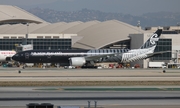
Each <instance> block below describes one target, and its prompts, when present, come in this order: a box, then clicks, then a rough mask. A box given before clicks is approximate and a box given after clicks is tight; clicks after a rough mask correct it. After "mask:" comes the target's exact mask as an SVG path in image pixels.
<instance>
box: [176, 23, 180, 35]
mask: <svg viewBox="0 0 180 108" xmlns="http://www.w3.org/2000/svg"><path fill="white" fill-rule="evenodd" d="M177 26H178V33H180V28H179V26H180V22H177Z"/></svg>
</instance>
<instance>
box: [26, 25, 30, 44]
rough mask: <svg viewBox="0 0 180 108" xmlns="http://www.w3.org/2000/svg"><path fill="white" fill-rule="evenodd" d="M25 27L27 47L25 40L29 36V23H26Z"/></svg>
mask: <svg viewBox="0 0 180 108" xmlns="http://www.w3.org/2000/svg"><path fill="white" fill-rule="evenodd" d="M26 26H27V34H26V39H25V44H26V45H27V39H28V34H29V23H27V24H26Z"/></svg>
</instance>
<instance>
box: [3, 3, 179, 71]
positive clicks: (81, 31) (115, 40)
mask: <svg viewBox="0 0 180 108" xmlns="http://www.w3.org/2000/svg"><path fill="white" fill-rule="evenodd" d="M0 9H1V11H0V50H15V49H16V46H17V45H19V44H26V42H27V43H28V44H30V43H33V46H34V49H37V50H38V49H59V50H61V49H67V50H68V49H109V48H110V49H117V48H120V49H123V48H125V49H126V48H128V49H136V48H139V47H141V45H142V44H143V43H144V42H145V41H146V40H147V39H148V38H149V37H150V36H151V34H152V33H153V32H155V31H156V30H157V29H158V28H161V29H163V33H162V35H161V39H160V41H159V42H158V46H157V48H156V51H167V50H168V51H169V50H171V51H172V52H169V53H165V54H163V55H159V56H155V57H152V58H150V59H146V60H140V61H136V62H133V63H131V65H132V66H133V65H134V64H139V65H140V67H142V68H148V63H149V62H150V61H163V62H166V63H179V62H180V54H179V51H180V43H179V42H180V38H179V37H180V27H178V26H169V27H147V28H145V30H142V29H141V28H140V27H136V26H132V25H129V24H127V23H124V22H121V21H117V20H108V21H104V22H100V21H89V22H80V21H76V22H70V23H66V22H58V23H49V22H46V21H44V20H42V19H40V18H38V17H37V16H34V15H32V14H31V13H29V12H27V11H25V10H23V9H21V8H19V7H16V6H9V5H0ZM26 39H27V40H26ZM24 42H25V43H24Z"/></svg>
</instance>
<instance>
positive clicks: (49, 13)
mask: <svg viewBox="0 0 180 108" xmlns="http://www.w3.org/2000/svg"><path fill="white" fill-rule="evenodd" d="M27 11H28V12H30V13H32V14H34V15H36V16H38V17H39V18H41V19H43V20H45V21H47V22H50V23H56V22H74V21H82V22H87V21H92V20H97V21H106V20H119V21H122V22H125V23H128V24H131V25H133V26H137V24H138V22H140V26H141V27H142V28H145V27H151V26H163V27H164V26H176V25H177V24H178V25H180V12H155V13H145V14H143V15H139V16H133V15H130V14H122V13H110V12H102V11H98V10H89V9H86V8H84V9H82V10H79V11H56V10H53V9H48V8H38V7H37V8H31V9H28V10H27Z"/></svg>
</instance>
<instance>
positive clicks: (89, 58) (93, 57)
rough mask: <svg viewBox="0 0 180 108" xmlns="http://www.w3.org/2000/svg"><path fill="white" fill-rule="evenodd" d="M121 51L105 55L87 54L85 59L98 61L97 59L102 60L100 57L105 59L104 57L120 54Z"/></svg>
mask: <svg viewBox="0 0 180 108" xmlns="http://www.w3.org/2000/svg"><path fill="white" fill-rule="evenodd" d="M119 54H120V53H116V54H104V55H94V56H86V57H85V59H86V60H87V61H97V60H100V59H103V58H109V57H112V56H117V55H119Z"/></svg>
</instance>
